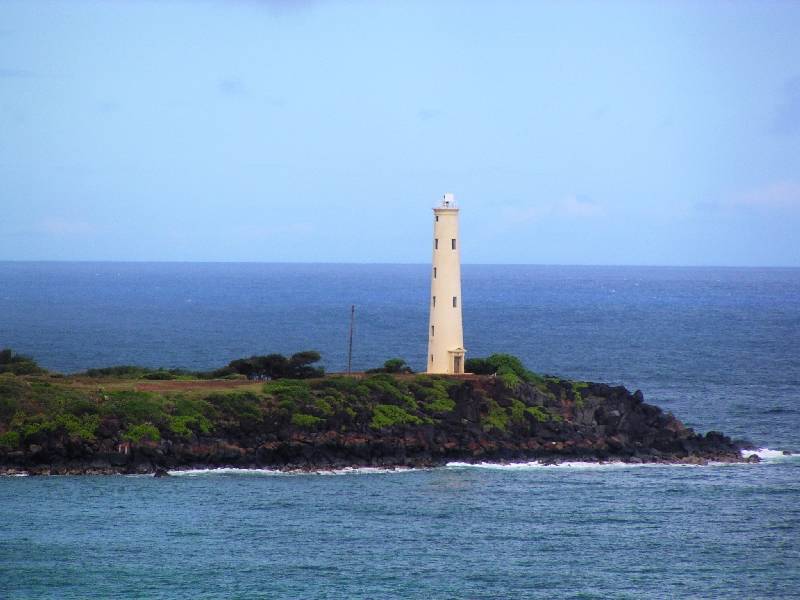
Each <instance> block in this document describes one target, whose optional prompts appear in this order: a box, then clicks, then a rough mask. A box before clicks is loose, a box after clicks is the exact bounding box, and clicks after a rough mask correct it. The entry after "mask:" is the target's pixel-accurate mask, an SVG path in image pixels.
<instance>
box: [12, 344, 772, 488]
mask: <svg viewBox="0 0 800 600" xmlns="http://www.w3.org/2000/svg"><path fill="white" fill-rule="evenodd" d="M271 356H273V357H274V356H277V355H271ZM298 356H299V357H301V359H302V360H305V363H303V364H301V365H300V367H299V370H298V371H297V372H295V373H294V375H295V377H281V378H275V379H269V380H261V379H264V378H263V377H260V376H257V375H254V374H253V373H252V372H251V373H250V374H249V377H248V376H246V375H243V374H242V373H241V372H238V373H237V372H231V371H232V370H231V368H230V365H229V367H228V368H226V369H228V370H227V371H221V372H216V373H212V374H187V373H185V372H176V371H172V372H168V371H163V370H156V371H153V370H147V369H138V371H137V370H136V369H137V368H135V367H115V368H110V369H99V370H94V371H89V372H87V373H84V374H77V375H69V376H62V375H58V374H48V373H44V372H33V373H27V374H25V373H17V374H14V373H11V372H7V373H3V374H0V473H2V474H15V473H25V474H31V475H45V474H48V475H49V474H116V473H119V474H134V473H163V472H166V471H168V470H176V469H191V468H215V467H240V468H274V469H282V470H321V469H322V470H324V469H340V468H344V467H384V468H387V467H388V468H391V467H433V466H439V465H444V464H446V463H448V462H451V461H462V462H484V461H497V462H516V461H541V462H543V463H559V462H565V461H589V462H600V461H621V462H628V463H689V464H705V463H707V462H709V461H718V462H742V461H744V460H745V459H743V458H742V453H741V450H742V449H743V446H742V445H741V444H740V443H736V442H734V441H732V440H731V439H730V438H728V437H727V436H725V435H723V434H722V433H719V432H714V431H710V432H708V433H705V434H700V433H697V432H695V431H694V430H692V429H691V428H688V427H686V426H685V425H684V424H683V423H681V421H680V420H678V419H677V418H676V417H675V416H673V415H672V414H670V413H667V412H664V411H662V410H661V409H660V408H659V407H657V406H654V405H651V404H648V403H646V402H644V396H643V394H642V392H641V391H638V390H637V391H634V392H631V391H629V390H628V389H626V388H625V387H622V386H611V385H607V384H604V383H593V382H582V381H572V380H568V379H563V378H560V377H552V376H542V375H538V374H536V373H533V372H531V371H529V370H527V369H526V368H525V367H524V366H523V365H522V364H521V363H520V362H519V361H518V360H517V359H515V358H514V357H510V356H508V355H501V354H499V355H493V356H491V357H489V358H488V359H475V360H473V361H470V362H469V363H468V367H472V369H473V370H474V371H476V373H474V374H467V375H416V374H412V373H408V372H405V371H408V369H407V368H405V367H404V366H403V364H402V361H399V362H398V361H387V363H386V367H385V368H382V369H376V370H375V372H371V373H359V374H353V375H349V376H348V375H323V374H322V372H321V371H319V370H314V369H312V368H309V367H308V366H307V363H308V362H309V361H310V359H312V358H314V356H313V353H300V354H298V355H295V357H298ZM295 357H292V359H294V358H295ZM316 357H317V358H318V355H317V356H316ZM254 358H257V357H251V359H243V360H242V361H239V367H241V368H240V369H239V371H241V370H242V369H244V370H246V369H247V368H249V367H248V366H247V365H248V364H254V363H253V359H254ZM292 359H288V362H287V363H286V364H290V363H291V360H292ZM248 360H249V361H250V363H248V362H247V361H248ZM302 360H300V361H299V362H302ZM296 362H297V361H296ZM236 363H237V361H234V362H232V363H231V365H235V364H236ZM242 365H244V366H242ZM234 370H235V369H234ZM214 375H217V376H218V377H214ZM748 460H751V461H753V460H758V459H757V457H754V458H750V459H748Z"/></svg>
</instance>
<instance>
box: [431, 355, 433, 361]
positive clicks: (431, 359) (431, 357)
mask: <svg viewBox="0 0 800 600" xmlns="http://www.w3.org/2000/svg"><path fill="white" fill-rule="evenodd" d="M431 362H433V354H431Z"/></svg>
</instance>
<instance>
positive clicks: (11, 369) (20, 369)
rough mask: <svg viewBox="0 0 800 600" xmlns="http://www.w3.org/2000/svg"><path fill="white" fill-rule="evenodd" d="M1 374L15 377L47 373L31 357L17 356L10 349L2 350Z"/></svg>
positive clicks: (0, 359)
mask: <svg viewBox="0 0 800 600" xmlns="http://www.w3.org/2000/svg"><path fill="white" fill-rule="evenodd" d="M0 373H13V374H14V375H39V374H41V373H47V371H46V370H44V369H43V368H41V367H40V366H39V365H37V364H36V361H35V360H33V359H32V358H31V357H30V356H25V355H23V354H16V353H15V352H14V351H13V350H11V349H10V348H5V349H3V350H0Z"/></svg>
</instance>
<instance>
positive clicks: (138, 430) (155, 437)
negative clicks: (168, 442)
mask: <svg viewBox="0 0 800 600" xmlns="http://www.w3.org/2000/svg"><path fill="white" fill-rule="evenodd" d="M122 437H123V438H124V439H126V440H129V441H131V442H135V443H137V444H139V443H141V442H142V440H150V441H151V442H157V441H159V440H160V439H161V432H159V431H158V427H156V426H155V425H153V424H152V423H140V424H138V425H133V426H132V427H129V428H128V430H127V431H126V432H125V433H124V434H123V435H122Z"/></svg>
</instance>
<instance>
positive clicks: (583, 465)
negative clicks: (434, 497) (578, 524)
mask: <svg viewBox="0 0 800 600" xmlns="http://www.w3.org/2000/svg"><path fill="white" fill-rule="evenodd" d="M658 466H663V465H661V464H658V463H625V462H621V461H609V462H579V461H566V462H560V463H542V462H538V461H531V462H519V463H493V462H480V463H467V462H449V463H447V465H446V467H447V468H448V469H491V470H499V471H528V470H532V469H575V470H579V469H632V468H636V467H658ZM666 466H671V465H666ZM682 466H696V465H682Z"/></svg>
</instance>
